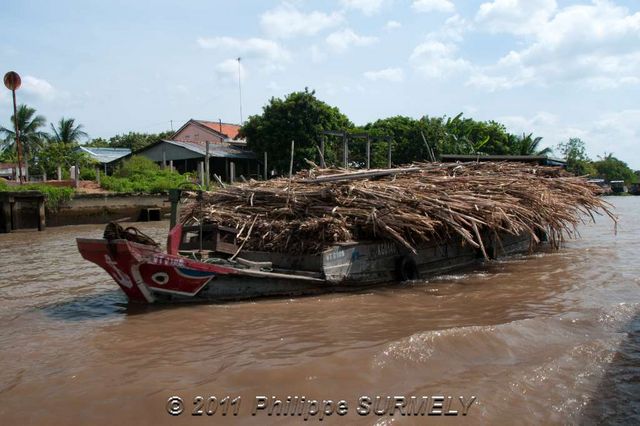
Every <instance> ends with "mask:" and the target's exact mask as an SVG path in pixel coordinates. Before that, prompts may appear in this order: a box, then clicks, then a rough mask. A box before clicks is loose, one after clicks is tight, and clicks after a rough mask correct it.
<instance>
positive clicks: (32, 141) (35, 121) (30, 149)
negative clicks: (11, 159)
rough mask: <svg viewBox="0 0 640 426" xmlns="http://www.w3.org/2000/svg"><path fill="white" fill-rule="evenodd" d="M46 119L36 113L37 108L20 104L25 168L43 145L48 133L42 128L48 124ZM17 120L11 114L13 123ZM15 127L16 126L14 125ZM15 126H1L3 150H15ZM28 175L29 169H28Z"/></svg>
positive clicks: (0, 133) (19, 119) (19, 123)
mask: <svg viewBox="0 0 640 426" xmlns="http://www.w3.org/2000/svg"><path fill="white" fill-rule="evenodd" d="M46 121H47V120H46V119H45V118H44V117H43V116H41V115H36V110H35V109H33V108H30V107H28V106H27V105H20V106H19V107H18V111H17V122H18V130H19V131H20V143H21V144H22V148H23V152H24V157H25V158H24V163H25V168H26V167H28V162H29V159H30V158H32V157H33V154H34V153H35V152H37V151H38V149H39V148H40V147H41V146H42V142H43V140H45V139H46V137H47V134H46V133H45V132H43V131H41V130H40V129H41V128H42V127H43V126H44V125H45V124H46ZM15 122H16V117H14V116H11V123H12V124H13V123H15ZM14 128H15V127H14ZM14 128H11V129H8V128H6V127H0V135H3V136H4V139H2V140H1V141H0V144H1V145H2V149H3V150H15V148H16V147H15V141H16V136H15V135H16V134H15V132H14V130H13V129H14ZM27 176H28V171H27Z"/></svg>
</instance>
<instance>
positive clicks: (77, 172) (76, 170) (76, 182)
mask: <svg viewBox="0 0 640 426" xmlns="http://www.w3.org/2000/svg"><path fill="white" fill-rule="evenodd" d="M73 172H74V173H73V185H74V187H76V188H78V187H79V186H80V167H79V166H78V162H76V165H75V168H74V170H73Z"/></svg>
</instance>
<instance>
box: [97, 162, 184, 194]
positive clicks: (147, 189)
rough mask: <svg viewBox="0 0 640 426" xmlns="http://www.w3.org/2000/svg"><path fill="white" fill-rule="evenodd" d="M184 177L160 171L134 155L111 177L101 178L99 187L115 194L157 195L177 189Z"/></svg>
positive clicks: (165, 170) (151, 163)
mask: <svg viewBox="0 0 640 426" xmlns="http://www.w3.org/2000/svg"><path fill="white" fill-rule="evenodd" d="M185 181H186V179H185V177H184V176H182V175H180V173H177V172H175V171H170V170H169V169H164V170H162V169H161V168H160V166H158V165H157V164H155V163H154V162H153V161H151V160H149V159H147V158H145V157H141V156H137V155H134V156H133V157H131V158H130V159H129V160H126V161H124V162H123V163H122V164H121V165H120V167H119V168H118V169H117V170H116V171H115V173H114V174H113V176H103V177H101V179H100V186H101V187H102V188H104V189H106V190H109V191H115V192H142V193H158V192H165V191H167V190H169V189H171V188H177V187H178V186H179V185H180V184H182V183H184V182H185Z"/></svg>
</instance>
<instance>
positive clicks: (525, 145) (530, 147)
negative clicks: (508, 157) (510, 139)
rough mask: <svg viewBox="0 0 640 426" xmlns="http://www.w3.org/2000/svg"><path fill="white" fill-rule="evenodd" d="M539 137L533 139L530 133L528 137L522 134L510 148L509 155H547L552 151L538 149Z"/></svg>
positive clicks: (540, 139)
mask: <svg viewBox="0 0 640 426" xmlns="http://www.w3.org/2000/svg"><path fill="white" fill-rule="evenodd" d="M540 142H542V138H541V137H536V138H534V137H533V134H532V133H529V134H528V135H527V134H525V133H523V134H522V136H517V137H516V140H515V144H514V145H513V146H512V150H511V154H514V155H548V154H551V152H552V151H553V150H552V149H551V148H549V147H547V148H544V149H538V147H539V145H540Z"/></svg>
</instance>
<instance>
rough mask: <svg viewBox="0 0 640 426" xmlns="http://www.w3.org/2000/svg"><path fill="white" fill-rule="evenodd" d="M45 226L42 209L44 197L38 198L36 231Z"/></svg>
mask: <svg viewBox="0 0 640 426" xmlns="http://www.w3.org/2000/svg"><path fill="white" fill-rule="evenodd" d="M45 227H46V217H45V210H44V197H40V198H38V231H44V229H45Z"/></svg>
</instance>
